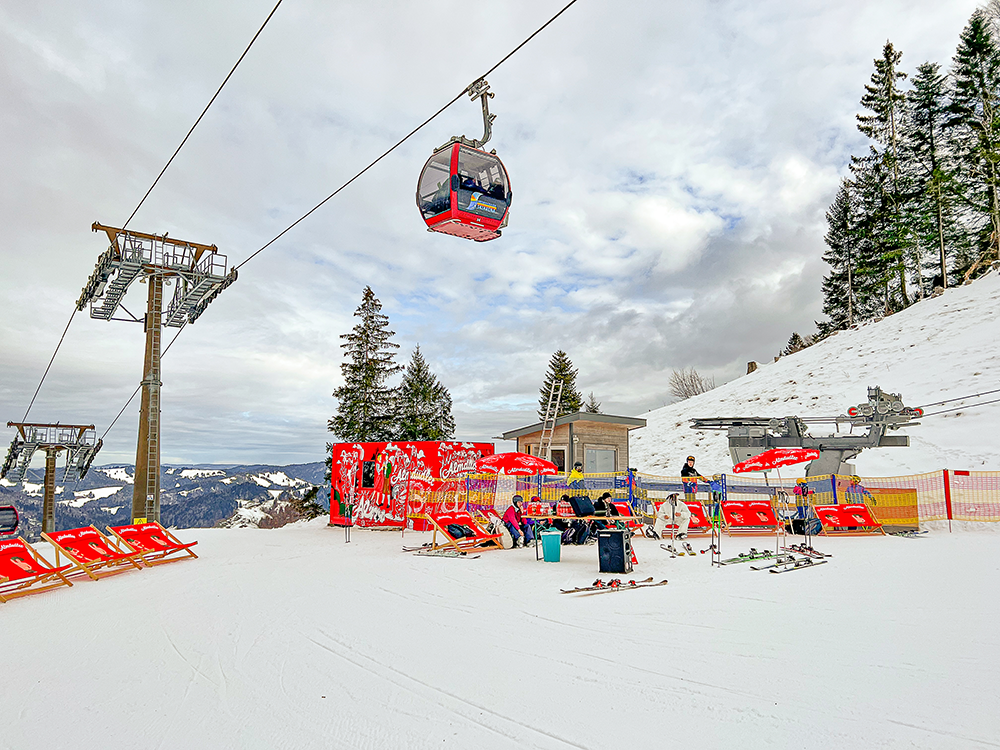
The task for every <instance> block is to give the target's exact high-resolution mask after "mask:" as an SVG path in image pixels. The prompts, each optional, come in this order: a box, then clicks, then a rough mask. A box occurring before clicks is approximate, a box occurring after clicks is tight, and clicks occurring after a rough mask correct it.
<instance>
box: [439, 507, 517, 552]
mask: <svg viewBox="0 0 1000 750" xmlns="http://www.w3.org/2000/svg"><path fill="white" fill-rule="evenodd" d="M427 517H428V518H429V519H430V522H431V524H432V525H433V526H434V536H433V537H432V539H431V546H430V547H429V549H448V548H451V549H455V550H458V551H459V552H467V551H468V550H470V549H475V550H476V551H479V550H486V549H503V545H502V544H501V543H500V537H501V535H500V534H487V533H486V532H485V531H483V529H482V527H481V526H480V525H479V524H478V523H476V519H474V518H473V517H472V514H471V513H469V512H468V511H465V510H459V511H448V512H444V513H428V514H427ZM451 525H456V526H464V527H465V528H467V529H469V530H470V531H471V532H472V536H463V537H458V538H456V537H453V536H452V535H451V534H449V533H448V526H451ZM438 532H441V536H442V537H443V541H442V542H441V544H437V535H438Z"/></svg>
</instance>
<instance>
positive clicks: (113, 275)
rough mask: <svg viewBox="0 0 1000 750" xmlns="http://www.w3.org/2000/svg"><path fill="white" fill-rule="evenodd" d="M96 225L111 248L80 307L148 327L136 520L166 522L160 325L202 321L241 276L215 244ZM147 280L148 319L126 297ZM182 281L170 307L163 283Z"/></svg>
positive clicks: (100, 316)
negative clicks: (130, 289) (163, 511)
mask: <svg viewBox="0 0 1000 750" xmlns="http://www.w3.org/2000/svg"><path fill="white" fill-rule="evenodd" d="M91 229H93V231H95V232H98V231H103V232H105V233H106V234H107V235H108V239H109V240H110V243H111V244H110V246H109V247H108V249H107V250H105V251H104V252H103V253H102V254H101V256H100V257H99V258H98V259H97V265H96V266H95V267H94V272H93V273H92V274H91V275H90V278H89V279H88V280H87V284H86V286H84V287H83V292H82V293H81V294H80V299H78V300H77V302H76V309H77V310H83V308H84V307H86V306H87V304H89V305H90V317H92V318H98V319H100V320H126V321H128V320H129V318H115V317H114V314H115V312H116V311H117V310H118V309H119V308H121V309H122V310H123V311H124V312H125V313H126V314H127V315H129V317H130V318H131V320H132V321H134V322H141V323H142V324H143V326H144V329H145V332H146V356H145V360H144V364H143V377H142V399H141V402H140V406H139V440H138V443H137V446H136V451H135V485H134V486H133V489H132V518H133V519H140V518H144V519H147V520H150V521H159V520H160V386H161V385H162V383H161V381H160V331H161V329H162V328H163V326H167V327H169V328H183V327H184V326H185V325H187V324H188V323H194V322H195V321H196V320H197V319H198V318H199V317H200V316H201V314H202V313H203V312H204V311H205V308H206V307H208V304H209V303H210V302H211V301H212V300H214V299H215V298H216V297H217V296H219V294H220V293H221V292H222V290H223V289H225V288H226V287H228V286H229V285H230V284H232V283H233V282H234V281H236V275H237V274H236V269H235V268H234V269H232V270H231V271H229V273H226V256H225V255H221V254H220V253H219V249H218V248H217V247H216V246H215V245H201V244H198V243H197V242H187V241H185V240H175V239H173V238H172V237H168V236H167V235H166V234H163V235H162V236H161V235H156V234H146V233H144V232H135V231H132V230H131V229H117V228H115V227H106V226H104V225H103V224H98V223H96V222H95V223H94V225H93V226H92V227H91ZM136 279H139V282H140V283H145V284H146V285H147V287H148V288H147V294H146V314H145V315H144V316H143V317H142V318H141V319H140V318H136V317H135V316H134V315H132V313H130V312H128V310H126V309H125V308H124V306H122V304H121V301H122V298H123V297H124V296H125V292H126V291H127V290H128V287H129V285H130V284H131V283H132V282H133V281H135V280H136ZM171 282H176V286H175V288H174V294H173V297H172V298H171V300H170V303H169V304H168V305H167V307H166V310H164V309H163V287H164V286H165V285H169V284H170V283H171Z"/></svg>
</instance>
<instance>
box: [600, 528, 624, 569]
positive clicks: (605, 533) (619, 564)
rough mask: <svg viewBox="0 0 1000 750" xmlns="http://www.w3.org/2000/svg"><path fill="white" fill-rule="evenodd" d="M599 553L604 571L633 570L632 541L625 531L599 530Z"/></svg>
mask: <svg viewBox="0 0 1000 750" xmlns="http://www.w3.org/2000/svg"><path fill="white" fill-rule="evenodd" d="M597 555H598V557H599V558H600V561H601V572H602V573H631V572H632V543H631V541H630V540H629V537H628V534H627V533H626V532H624V531H618V530H613V529H603V530H601V531H598V532H597Z"/></svg>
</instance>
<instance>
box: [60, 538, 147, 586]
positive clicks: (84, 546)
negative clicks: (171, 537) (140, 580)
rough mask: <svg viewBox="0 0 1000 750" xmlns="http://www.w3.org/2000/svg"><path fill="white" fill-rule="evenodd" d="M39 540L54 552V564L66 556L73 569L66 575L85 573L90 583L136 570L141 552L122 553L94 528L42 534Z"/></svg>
mask: <svg viewBox="0 0 1000 750" xmlns="http://www.w3.org/2000/svg"><path fill="white" fill-rule="evenodd" d="M42 539H44V540H45V541H47V542H48V543H49V544H51V545H52V546H53V547H55V549H56V565H59V563H60V557H65V558H66V559H67V560H68V561H69V562H70V563H71V564H72V566H73V568H74V569H73V570H72V571H71V572H70V574H69V575H73V574H81V573H85V574H86V575H88V576H90V577H91V578H92V579H93V580H95V581H96V580H97V579H98V578H105V577H107V576H113V575H115V574H116V573H124V572H125V571H127V570H139V568H140V566H139V563H137V562H136V558H140V559H141V558H142V553H141V552H122V551H121V550H120V549H118V547H116V546H115V545H114V543H113V542H112V541H111V540H110V539H108V538H107V537H106V536H104V534H102V533H101V532H100V531H98V530H97V529H95V528H94V527H93V526H84V527H82V528H79V529H69V530H67V531H54V532H52V533H51V534H48V533H45V532H42Z"/></svg>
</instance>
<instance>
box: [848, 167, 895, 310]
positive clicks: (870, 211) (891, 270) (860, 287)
mask: <svg viewBox="0 0 1000 750" xmlns="http://www.w3.org/2000/svg"><path fill="white" fill-rule="evenodd" d="M851 161H852V163H851V171H852V172H853V173H854V180H853V183H854V189H853V190H852V196H853V199H854V206H853V208H854V209H855V211H856V214H855V215H856V224H855V226H856V229H857V237H858V239H859V241H858V243H857V246H856V249H857V260H856V264H855V273H854V275H853V276H852V279H851V282H852V287H853V290H854V294H855V300H856V301H857V307H856V308H855V310H854V319H855V322H858V321H864V320H872V319H874V318H878V317H881V316H883V315H890V314H891V313H894V312H896V311H897V310H899V309H901V308H902V307H904V306H905V304H904V302H905V299H904V298H903V297H902V295H901V291H902V290H901V289H900V276H899V275H898V274H897V270H898V266H899V265H900V264H901V263H902V247H901V243H900V241H899V236H900V230H901V229H902V228H903V224H902V222H901V221H900V216H899V214H898V212H897V210H896V207H895V206H894V205H893V200H892V196H891V193H890V191H889V190H887V189H886V186H887V184H888V183H889V179H890V177H889V171H888V168H889V165H888V164H887V163H886V161H885V159H883V158H881V156H880V155H879V154H877V153H876V152H875V151H874V149H873V150H872V153H870V154H869V155H868V156H866V157H851Z"/></svg>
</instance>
